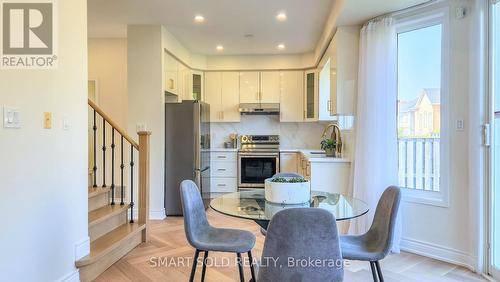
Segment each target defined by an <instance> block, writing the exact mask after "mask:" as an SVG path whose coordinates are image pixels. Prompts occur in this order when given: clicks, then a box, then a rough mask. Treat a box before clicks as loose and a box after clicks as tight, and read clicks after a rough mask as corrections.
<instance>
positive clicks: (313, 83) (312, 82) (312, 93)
mask: <svg viewBox="0 0 500 282" xmlns="http://www.w3.org/2000/svg"><path fill="white" fill-rule="evenodd" d="M304 120H305V121H317V120H318V72H317V71H316V70H307V71H305V72H304Z"/></svg>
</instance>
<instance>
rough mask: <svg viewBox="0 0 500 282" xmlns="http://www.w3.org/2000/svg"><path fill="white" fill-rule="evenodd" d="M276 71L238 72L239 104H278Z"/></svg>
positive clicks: (278, 84) (278, 75) (278, 89)
mask: <svg viewBox="0 0 500 282" xmlns="http://www.w3.org/2000/svg"><path fill="white" fill-rule="evenodd" d="M279 102H280V73H279V72H278V71H263V72H257V71H248V72H240V103H279Z"/></svg>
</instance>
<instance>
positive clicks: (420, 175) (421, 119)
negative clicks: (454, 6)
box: [397, 12, 447, 204]
mask: <svg viewBox="0 0 500 282" xmlns="http://www.w3.org/2000/svg"><path fill="white" fill-rule="evenodd" d="M444 16H445V14H444V13H443V12H439V13H438V12H435V13H434V14H433V15H430V16H429V15H424V16H422V17H419V18H412V19H409V20H400V22H399V24H398V29H397V30H398V34H397V39H398V40H397V41H398V65H397V68H398V69H397V74H398V101H397V119H398V120H397V126H398V129H397V130H398V156H399V157H398V180H399V186H400V187H403V188H406V189H404V190H405V195H409V196H410V197H413V198H415V199H420V200H424V201H427V202H433V203H434V202H439V203H441V204H446V203H447V190H446V189H444V186H445V185H443V183H444V180H445V179H443V175H442V174H443V173H442V172H443V168H444V167H445V166H444V165H445V163H443V160H445V159H446V152H445V151H443V145H446V144H447V143H445V142H443V132H442V130H444V129H445V128H444V127H443V126H441V123H442V122H443V121H444V120H447V119H446V117H445V116H444V113H446V111H445V110H444V109H443V108H446V105H445V103H444V101H445V97H446V95H445V92H446V91H443V85H444V84H445V83H444V82H445V81H444V79H443V77H445V76H444V71H443V70H445V68H443V66H444V62H445V58H444V57H443V55H444V53H443V50H446V49H445V48H444V45H445V41H444V38H445V36H444V35H445V33H446V25H445V22H446V21H445V20H444V19H445V17H444ZM407 198H408V197H407Z"/></svg>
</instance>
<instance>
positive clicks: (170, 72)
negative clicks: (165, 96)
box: [164, 52, 178, 95]
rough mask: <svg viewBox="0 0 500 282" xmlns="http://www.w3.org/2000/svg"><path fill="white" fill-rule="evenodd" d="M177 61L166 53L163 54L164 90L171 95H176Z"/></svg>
mask: <svg viewBox="0 0 500 282" xmlns="http://www.w3.org/2000/svg"><path fill="white" fill-rule="evenodd" d="M177 64H178V63H177V60H176V59H175V58H174V57H172V56H171V55H170V54H168V53H167V52H165V53H164V75H165V86H164V90H165V91H166V92H168V93H169V94H171V95H178V85H177V82H178V70H177Z"/></svg>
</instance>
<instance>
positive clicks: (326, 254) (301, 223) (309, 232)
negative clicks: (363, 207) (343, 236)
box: [257, 208, 344, 282]
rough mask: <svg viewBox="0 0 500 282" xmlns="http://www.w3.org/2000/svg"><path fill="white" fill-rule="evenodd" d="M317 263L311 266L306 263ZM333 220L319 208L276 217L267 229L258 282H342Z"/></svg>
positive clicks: (337, 240)
mask: <svg viewBox="0 0 500 282" xmlns="http://www.w3.org/2000/svg"><path fill="white" fill-rule="evenodd" d="M311 261H312V262H317V264H315V265H311V264H310V263H309V262H311ZM343 277H344V269H343V261H342V253H341V252H340V243H339V235H338V231H337V224H336V222H335V216H334V215H333V214H331V213H330V212H328V211H326V210H323V209H318V208H291V209H286V210H283V211H280V212H278V213H276V214H275V215H274V216H273V218H272V219H271V222H270V223H269V227H268V229H267V235H266V240H265V243H264V250H263V252H262V259H261V267H260V268H259V274H258V279H257V281H259V282H264V281H304V282H306V281H335V282H336V281H342V280H343Z"/></svg>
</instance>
